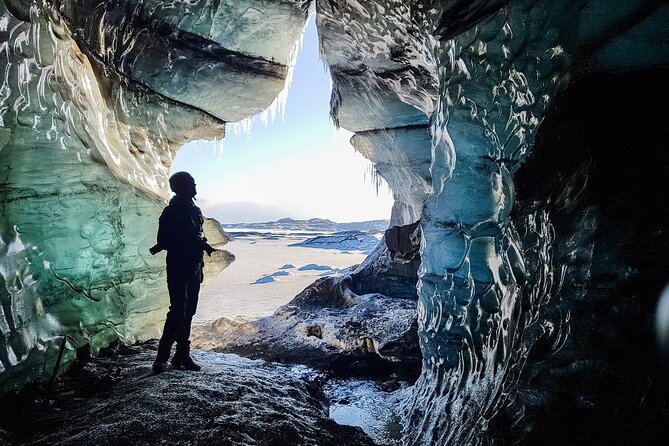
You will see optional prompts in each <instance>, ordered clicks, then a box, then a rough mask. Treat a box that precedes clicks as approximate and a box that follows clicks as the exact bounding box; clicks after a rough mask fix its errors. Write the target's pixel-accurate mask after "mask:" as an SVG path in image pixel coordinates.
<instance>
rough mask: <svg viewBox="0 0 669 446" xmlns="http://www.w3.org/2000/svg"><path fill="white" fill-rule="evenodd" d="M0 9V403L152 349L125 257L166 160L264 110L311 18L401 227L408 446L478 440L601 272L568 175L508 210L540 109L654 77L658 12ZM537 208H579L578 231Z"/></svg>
mask: <svg viewBox="0 0 669 446" xmlns="http://www.w3.org/2000/svg"><path fill="white" fill-rule="evenodd" d="M3 3H4V8H3V9H0V53H2V55H3V57H2V62H0V64H1V67H2V68H3V72H4V77H3V81H2V86H1V87H0V123H1V128H0V185H1V187H2V196H1V197H0V206H1V208H2V215H1V216H0V218H1V219H2V226H1V231H2V232H1V233H0V250H1V251H0V255H1V257H0V273H1V277H2V279H3V282H4V283H3V285H4V287H2V289H1V290H0V293H1V294H0V298H1V300H2V305H1V306H0V330H2V337H1V338H0V388H2V389H6V388H8V387H11V386H16V385H19V384H20V383H22V382H25V381H26V380H29V379H33V378H38V377H45V376H49V375H50V373H51V372H52V371H53V368H54V365H55V356H56V352H57V350H58V346H59V345H63V346H64V348H65V349H66V350H67V357H71V356H72V355H73V353H72V352H73V350H74V348H75V347H76V346H77V345H82V344H89V345H91V346H92V347H93V348H96V347H99V346H101V345H104V344H106V343H108V342H109V341H110V340H111V339H114V338H121V339H123V340H125V341H132V340H135V339H141V338H145V337H148V336H151V335H155V334H156V330H157V328H158V325H159V317H160V314H161V310H162V307H163V305H164V299H163V298H161V297H160V296H161V295H164V285H163V283H164V277H163V275H162V265H161V261H160V260H161V259H152V258H150V257H148V256H146V255H145V254H144V253H145V252H146V250H147V248H148V246H149V245H150V243H151V241H152V238H153V234H154V227H153V226H152V222H154V221H155V220H156V217H157V215H158V212H159V211H160V207H161V203H160V201H161V200H162V199H164V198H165V192H166V187H165V181H166V176H167V172H168V169H169V165H170V161H171V158H172V157H173V155H174V152H175V150H176V149H177V148H178V147H179V146H180V145H181V144H183V143H184V142H186V141H188V140H191V139H194V138H202V139H219V140H220V139H221V137H222V134H223V129H224V125H225V123H226V122H234V121H243V120H244V119H245V118H248V117H249V116H250V115H252V114H254V113H257V112H258V111H260V110H263V109H265V108H266V107H268V106H269V105H270V104H272V103H273V101H274V100H275V97H276V96H277V95H278V94H279V92H280V91H282V89H283V86H284V81H285V78H286V76H287V75H288V73H289V71H290V60H291V57H292V54H291V50H292V49H293V48H294V47H295V43H296V41H297V40H298V39H299V36H300V33H301V30H302V29H303V27H304V23H305V20H306V16H307V14H308V13H309V11H310V10H311V9H312V6H313V5H314V4H315V10H316V14H317V15H316V23H317V26H318V30H319V36H320V43H321V52H322V56H323V59H324V61H325V63H326V64H327V65H328V67H329V69H330V73H331V76H332V81H333V94H332V100H331V110H332V116H333V120H334V121H335V122H336V123H337V124H338V125H340V126H342V127H344V128H346V129H348V130H351V131H353V132H355V136H354V137H353V139H352V142H353V144H354V146H355V147H356V148H357V149H358V150H359V151H360V152H361V153H363V154H364V155H365V156H367V157H368V158H369V159H370V160H371V161H373V162H374V163H375V169H376V171H377V173H378V174H379V175H381V176H382V177H383V178H385V179H386V180H387V181H388V184H389V185H390V187H391V188H392V190H393V192H394V195H395V200H396V202H395V206H394V208H393V212H392V216H391V226H397V227H403V226H407V225H410V224H412V223H415V222H418V221H419V222H420V228H421V241H420V243H421V249H420V269H419V271H418V279H419V281H418V299H419V303H418V334H419V338H420V344H421V349H422V353H423V370H422V375H421V378H420V379H419V381H418V382H417V384H416V386H415V388H414V390H413V396H412V399H411V401H409V402H407V407H406V408H407V428H406V431H405V440H406V443H407V444H412V445H413V444H416V445H418V444H476V443H480V442H483V441H485V439H486V436H487V435H489V434H490V429H489V428H490V423H491V420H493V418H494V417H495V415H496V414H498V413H500V411H502V409H503V408H506V407H510V406H511V402H512V401H513V399H514V397H515V395H516V391H517V389H518V387H519V385H521V384H522V383H523V382H524V381H523V380H525V381H527V380H528V379H529V378H527V377H524V375H523V370H524V368H525V367H526V363H527V361H528V358H529V357H530V353H531V352H533V351H538V350H539V348H538V347H537V345H539V346H540V347H541V348H542V349H543V350H545V351H547V352H548V354H550V352H554V351H556V350H558V349H559V348H560V347H561V346H562V345H563V344H564V343H565V341H567V339H568V333H569V330H570V324H571V325H573V326H575V327H582V326H583V325H584V323H583V322H582V321H583V320H585V315H584V311H586V310H583V307H582V306H579V305H580V304H578V303H577V302H578V300H579V299H580V300H583V299H584V297H583V296H585V295H586V294H587V293H586V292H585V291H583V292H581V288H580V286H581V285H579V284H582V283H585V282H587V280H586V279H588V278H589V277H590V274H591V268H594V266H593V265H599V266H598V267H599V268H600V269H602V270H604V269H605V267H604V266H603V265H604V264H605V263H606V262H605V260H601V259H606V258H609V257H610V258H613V257H614V256H613V255H612V254H611V255H609V257H606V255H602V257H600V258H599V259H600V260H597V259H596V256H595V254H597V253H595V254H593V252H594V250H595V241H594V240H604V245H605V246H607V245H606V243H609V245H610V246H612V248H611V249H612V251H611V252H619V250H620V248H619V247H617V246H615V245H614V244H612V242H611V241H610V240H609V239H608V238H606V236H605V235H602V233H601V232H599V233H598V232H597V231H598V228H600V227H601V228H605V227H606V225H605V224H604V223H603V222H602V217H601V215H607V216H613V215H615V214H613V213H610V214H606V213H605V212H604V211H603V210H601V209H600V208H597V207H596V206H595V204H597V203H599V204H601V203H603V202H605V201H606V198H602V197H601V196H600V197H599V198H597V200H599V201H596V200H595V198H593V200H595V201H593V202H594V203H595V204H592V205H591V206H590V207H586V205H585V204H582V203H581V202H575V201H574V200H576V198H578V197H579V194H580V192H579V191H581V190H584V189H585V188H586V184H585V183H587V175H585V174H584V175H582V176H584V177H585V178H586V179H585V180H583V179H582V178H581V177H579V175H578V174H579V172H581V171H580V170H578V169H576V170H575V171H574V172H570V173H568V172H569V171H568V169H563V170H560V172H563V171H564V172H565V173H564V175H565V176H564V177H563V178H561V179H560V180H559V181H558V180H556V181H558V183H560V181H561V183H560V184H561V186H560V187H563V190H562V192H560V193H557V192H556V195H555V196H553V195H551V193H552V192H550V191H549V192H546V193H545V194H543V195H541V194H535V195H532V194H529V193H525V195H523V197H520V198H518V197H517V191H516V190H515V185H516V183H518V178H519V175H520V176H521V177H522V178H527V177H532V175H533V174H536V172H539V171H541V170H540V168H538V167H536V166H535V164H533V163H532V162H531V160H532V156H533V155H535V156H547V155H545V154H534V153H533V148H534V146H535V141H536V139H537V135H538V132H540V131H541V127H542V123H543V122H544V120H545V119H546V116H547V114H549V113H550V112H551V110H553V107H554V105H555V98H556V97H557V96H558V95H559V94H560V93H561V92H563V91H565V90H567V91H568V89H569V88H572V87H571V86H572V85H575V82H576V81H578V80H584V79H585V80H587V79H588V78H591V77H592V76H596V75H598V74H600V73H603V72H615V73H623V72H626V71H633V70H658V69H663V67H666V66H667V64H669V50H668V49H667V48H668V47H667V45H666V42H667V41H669V31H668V30H669V28H667V27H666V23H668V22H669V5H667V4H666V2H663V1H652V0H648V1H644V0H635V1H629V2H607V1H604V0H579V1H571V0H559V1H548V0H474V1H464V0H440V1H437V0H434V1H430V0H416V1H411V2H405V1H400V0H375V1H368V2H360V1H357V0H345V1H344V0H342V1H333V0H316V1H315V2H313V3H312V2H309V1H304V0H302V1H300V0H264V1H261V0H253V1H251V2H240V1H238V0H223V1H213V0H193V1H189V2H156V1H150V0H125V1H123V0H116V1H111V2H104V1H95V0H88V1H86V0H76V1H75V0H72V1H56V0H53V1H50V0H32V1H29V0H25V1H17V0H5V1H4V2H3ZM614 83H615V82H611V83H610V84H611V85H613V84H614ZM607 85H609V84H607ZM613 93H616V94H620V95H621V96H622V94H621V93H620V92H619V91H618V92H617V91H616V90H615V89H614V91H612V94H613ZM625 97H627V96H625ZM652 114H653V113H651V112H648V115H649V116H651V115H652ZM549 130H550V129H549ZM549 130H547V131H549ZM548 135H549V136H547V137H546V138H553V139H559V138H560V137H561V135H556V134H551V133H548ZM572 143H573V141H572ZM558 147H559V144H558ZM560 149H562V150H563V151H564V153H565V157H566V156H567V155H566V154H567V153H568V150H567V148H565V147H562V148H560ZM570 156H573V157H577V155H574V154H571V153H570ZM597 156H599V155H597ZM597 156H596V154H594V153H593V154H592V157H593V158H597ZM565 159H566V158H565ZM597 159H598V160H599V161H600V163H604V162H605V157H601V156H599V157H598V158H597ZM528 163H529V165H530V166H535V167H534V171H532V172H530V173H526V172H524V171H523V169H526V170H528V169H529V168H528V167H525V166H526V165H528ZM579 166H580V167H579V169H582V170H583V171H585V172H587V171H588V169H589V168H590V167H589V165H588V164H587V163H584V164H582V165H579ZM519 172H520V173H519ZM569 175H571V176H569ZM532 178H534V180H533V181H534V182H533V183H531V186H532V187H534V188H536V189H537V190H541V191H543V189H542V187H541V182H542V178H541V177H540V176H537V177H532ZM579 181H580V182H579ZM542 193H543V192H542ZM529 197H533V198H534V202H532V201H531V200H530V199H529ZM532 203H539V204H536V205H535V204H532ZM556 203H560V206H563V208H570V207H571V208H576V207H578V206H582V208H579V209H580V212H581V214H579V215H580V216H579V217H578V218H580V220H576V217H574V219H575V220H574V221H578V222H580V223H579V224H576V223H573V224H572V223H570V224H571V225H572V226H569V225H568V224H566V223H564V221H563V220H562V219H563V217H560V218H557V217H556V215H555V214H556V213H558V214H559V210H558V211H556V210H555V206H556ZM575 203H576V204H575ZM579 203H580V204H579ZM518 204H521V205H522V206H518ZM514 205H516V207H515V208H514ZM561 209H562V208H561ZM593 209H594V210H593ZM597 209H600V210H599V211H598V210H597ZM602 209H603V208H602ZM597 212H600V214H601V215H600V217H595V216H594V215H595V214H597ZM653 215H655V214H653ZM663 215H664V214H661V213H660V214H657V216H656V217H654V218H656V221H659V222H661V221H662V218H663ZM653 221H655V220H653ZM576 227H578V230H576V229H574V228H576ZM651 227H652V228H655V226H652V225H649V228H651ZM658 227H660V228H661V227H662V225H659V226H658ZM556 228H557V229H556ZM653 230H654V231H655V232H649V233H652V234H656V235H657V234H661V232H658V231H659V230H656V229H653ZM570 231H572V232H570ZM570 234H571V235H570ZM658 237H659V235H658ZM557 240H559V241H560V243H559V244H558V243H557V242H556V241H557ZM662 246H664V245H662ZM565 247H571V250H567V248H565ZM616 250H618V251H616ZM382 251H383V250H377V251H375V253H373V254H372V256H371V259H370V260H369V262H368V265H375V262H376V261H377V260H378V259H380V258H381V257H383V258H385V259H387V258H389V257H388V255H389V254H388V252H387V251H385V252H382ZM375 256H376V257H375ZM375 259H376V260H375ZM399 260H402V259H399ZM399 260H398V262H399ZM414 260H415V259H414ZM402 261H403V260H402ZM598 262H599V263H598ZM399 263H401V262H399ZM620 264H621V265H622V264H624V262H622V261H621V262H620ZM574 265H578V267H576V266H574ZM386 266H387V265H386ZM627 268H628V270H633V268H631V267H630V266H628V267H627ZM623 270H625V268H622V267H621V268H620V271H623ZM625 271H627V270H625ZM569 274H573V277H572V276H569ZM612 274H613V273H612ZM615 274H618V276H616V277H620V278H621V279H620V281H619V282H615V283H623V282H622V278H623V277H628V276H632V275H633V273H631V272H630V273H615ZM625 274H627V275H625ZM577 277H580V278H581V279H579V280H580V281H579V280H576V278H577ZM368 279H369V278H368ZM372 279H373V278H372ZM368 281H369V280H367V279H366V283H367V282H368ZM565 281H567V282H569V283H570V284H571V285H572V287H571V289H570V290H569V291H568V292H567V294H564V293H563V294H560V292H561V289H562V284H563V283H565ZM570 281H571V282H570ZM663 285H664V284H663ZM658 294H659V291H658ZM570 296H571V297H570ZM561 299H567V300H569V299H571V300H570V302H571V303H570V304H569V305H567V304H564V305H562V304H561ZM616 308H618V307H616ZM573 309H576V310H578V311H580V313H579V312H578V311H576V310H575V312H574V313H573V314H572V313H571V311H572V310H573ZM588 311H589V310H588ZM570 317H571V318H572V321H571V322H570V320H569V319H570ZM577 317H580V318H581V319H579V320H576V318H577ZM621 331H622V330H621ZM583 336H586V334H583ZM63 339H65V342H64V343H63V341H62V340H63ZM570 349H571V347H570ZM569 351H572V352H573V351H578V352H579V354H588V352H586V351H585V350H578V349H575V350H569ZM585 359H586V358H584V360H585ZM630 398H631V397H630ZM542 404H543V403H542ZM546 404H547V403H545V404H544V405H546ZM539 406H541V404H539V403H536V407H539ZM518 410H519V413H521V412H522V410H525V409H524V408H522V410H521V409H518ZM528 410H529V409H528Z"/></svg>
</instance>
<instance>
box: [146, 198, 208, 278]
mask: <svg viewBox="0 0 669 446" xmlns="http://www.w3.org/2000/svg"><path fill="white" fill-rule="evenodd" d="M203 224H204V217H202V211H200V208H199V207H197V206H195V203H193V200H191V199H186V200H184V199H183V198H179V197H178V196H175V197H173V198H172V199H171V200H170V204H169V205H168V206H167V207H166V208H165V209H164V210H163V213H162V214H161V216H160V220H159V224H158V243H157V244H156V245H155V246H154V247H152V248H151V253H152V254H156V253H158V252H160V251H162V250H167V278H168V279H170V278H171V277H172V278H176V277H186V278H188V277H192V276H193V275H194V274H197V273H200V274H201V270H202V266H203V261H202V259H203V252H204V251H205V249H206V247H207V246H208V245H207V244H206V239H205V238H204V237H203V233H202V225H203Z"/></svg>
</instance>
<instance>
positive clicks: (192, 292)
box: [172, 272, 200, 370]
mask: <svg viewBox="0 0 669 446" xmlns="http://www.w3.org/2000/svg"><path fill="white" fill-rule="evenodd" d="M199 292H200V273H199V272H198V274H196V275H195V276H194V277H193V278H192V279H191V280H189V281H188V283H187V284H186V295H187V301H186V308H185V314H184V319H183V324H181V327H180V329H179V331H178V333H177V334H176V337H175V340H176V343H177V349H176V352H175V354H174V357H173V358H172V364H173V365H175V366H178V367H183V368H186V369H188V370H200V367H199V366H198V365H197V364H195V362H193V360H192V358H191V357H190V341H189V338H190V331H191V322H192V320H193V316H194V315H195V311H196V310H197V303H198V294H199Z"/></svg>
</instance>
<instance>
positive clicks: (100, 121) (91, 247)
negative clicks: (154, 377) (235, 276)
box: [0, 1, 308, 393]
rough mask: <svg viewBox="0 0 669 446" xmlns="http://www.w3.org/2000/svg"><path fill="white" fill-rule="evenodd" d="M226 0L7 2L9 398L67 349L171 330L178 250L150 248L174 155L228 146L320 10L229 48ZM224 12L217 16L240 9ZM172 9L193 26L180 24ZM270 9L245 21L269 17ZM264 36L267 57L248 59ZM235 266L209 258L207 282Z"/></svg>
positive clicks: (1, 199) (285, 10)
mask: <svg viewBox="0 0 669 446" xmlns="http://www.w3.org/2000/svg"><path fill="white" fill-rule="evenodd" d="M213 3H214V2H188V3H174V4H172V6H171V7H170V6H169V5H168V4H166V3H162V2H160V4H159V3H158V2H96V1H90V2H88V1H73V2H4V3H3V5H2V7H0V54H2V57H0V71H2V72H3V73H4V75H3V77H2V85H1V86H0V184H1V188H2V189H1V192H2V195H1V196H0V207H1V208H2V212H1V213H0V221H1V222H2V224H1V225H0V247H1V248H0V265H1V267H0V272H1V277H2V281H1V282H2V285H3V286H2V287H0V290H1V291H0V303H1V305H0V308H1V310H0V320H1V322H0V331H1V333H2V336H0V372H1V373H0V393H1V392H3V391H4V390H6V389H8V388H11V387H13V386H17V385H20V384H21V383H23V382H25V381H27V380H31V379H34V378H40V377H47V376H50V375H51V374H52V373H53V372H54V369H55V363H56V355H57V353H58V348H60V346H64V351H65V352H64V353H65V355H64V361H63V364H66V363H68V362H69V361H70V360H71V359H72V357H73V352H74V350H75V349H76V348H78V347H80V346H84V345H86V344H88V345H90V347H91V348H92V349H93V350H97V349H98V348H100V347H102V346H104V345H107V344H108V343H109V342H110V341H111V340H113V339H117V338H120V339H122V340H123V341H125V342H133V341H136V340H139V339H146V338H150V337H156V336H157V335H159V330H160V327H161V325H162V321H161V320H162V318H163V317H164V314H165V310H166V304H167V300H166V286H165V276H164V254H159V255H157V256H155V257H152V256H150V255H149V254H148V248H149V247H150V246H151V245H152V244H153V243H154V242H155V234H156V225H157V218H158V216H159V215H160V212H161V209H162V207H163V205H164V200H165V199H166V198H167V197H168V191H169V189H168V188H167V181H166V180H167V174H168V172H169V167H170V163H171V159H172V157H173V156H174V153H175V151H176V150H177V149H178V148H179V147H180V146H181V145H182V144H183V143H185V142H186V141H188V140H190V139H196V138H198V139H221V138H222V137H223V133H224V126H225V122H224V121H223V120H221V119H220V118H221V117H223V118H225V119H229V120H233V119H242V118H246V117H247V116H248V115H249V114H251V113H255V112H257V111H259V110H262V109H263V108H264V107H266V106H267V105H269V104H270V103H271V102H272V101H273V100H274V97H275V96H276V94H277V93H278V92H279V91H280V90H281V89H282V88H283V86H284V80H285V76H286V73H287V72H288V66H287V65H286V63H285V60H286V58H288V57H289V56H290V51H291V50H292V48H293V47H294V46H295V42H294V41H295V40H296V39H297V37H298V36H299V34H300V31H301V29H302V28H303V26H304V22H305V19H306V17H305V8H307V7H308V3H304V4H303V3H302V2H296V3H292V2H277V3H274V4H272V3H267V2H265V3H264V8H265V12H264V13H263V14H262V15H263V16H264V17H265V18H267V17H268V16H269V15H272V14H273V15H274V17H275V18H276V20H274V19H272V20H265V22H264V23H263V30H262V32H261V34H262V33H264V35H265V36H266V39H267V40H268V41H270V40H271V42H270V43H264V44H263V43H262V42H260V39H259V37H258V32H260V31H259V30H258V29H256V31H254V32H253V37H249V38H248V39H247V38H243V36H239V35H237V37H238V40H237V43H236V44H231V46H233V47H234V48H231V49H227V48H224V47H222V46H221V45H222V44H228V43H230V40H229V38H228V37H230V36H228V37H226V36H224V35H223V34H225V33H224V32H223V30H221V29H220V27H219V25H215V24H212V27H211V29H210V30H209V31H206V30H203V29H202V26H204V25H203V23H204V22H203V21H202V20H205V19H206V18H207V17H208V16H207V14H208V13H210V12H212V11H211V8H213V7H214V5H213ZM216 5H217V7H219V10H218V12H216V14H213V16H216V17H226V14H233V13H234V11H233V10H234V8H232V10H228V9H226V6H225V5H223V4H221V3H220V2H216ZM170 8H172V13H173V15H174V14H176V13H177V12H178V14H176V15H174V17H180V18H181V19H182V22H181V25H179V26H172V25H173V23H171V22H170V21H169V20H166V15H169V14H168V13H167V12H166V11H167V10H170ZM175 8H176V9H175ZM237 8H238V9H239V7H237ZM259 8H260V6H258V7H256V8H250V9H248V11H247V12H248V14H247V16H246V17H244V14H241V15H239V14H237V13H234V14H235V16H236V17H237V18H238V19H239V20H241V22H240V23H242V22H243V23H250V21H251V17H250V16H252V15H254V14H255V17H256V22H257V19H258V17H257V14H258V13H260V12H261V10H260V9H259ZM207 11H209V12H207ZM231 11H232V12H231ZM253 11H255V13H254V12H253ZM153 13H155V14H158V16H156V17H152V16H151V14H153ZM161 14H162V15H161ZM199 14H204V15H203V16H200V15H199ZM198 17H199V18H198ZM210 18H211V17H210ZM285 22H291V23H292V25H291V26H286V25H285V24H284V23H285ZM212 23H213V22H212ZM270 25H271V26H270ZM256 28H257V26H256ZM207 32H209V33H213V34H215V35H208V34H207ZM279 34H280V35H282V36H284V38H283V39H280V38H278V35H279ZM209 39H214V40H209ZM226 39H228V40H226ZM249 39H250V40H252V41H254V42H255V43H254V44H253V45H255V47H259V46H261V47H262V48H264V49H265V50H266V53H264V54H259V53H258V51H254V50H253V49H252V48H250V47H249V48H246V47H245V43H244V42H245V41H246V40H249ZM253 45H251V46H253ZM286 46H288V47H289V48H290V49H288V50H286ZM244 51H247V53H244ZM265 56H266V57H268V60H265V59H264V58H263V57H265ZM273 57H274V58H275V59H276V61H275V60H272V58H273ZM258 79H260V80H258ZM256 81H257V82H258V83H257V84H254V82H256ZM225 82H233V84H232V85H226V84H225ZM215 84H217V85H216V86H214V85H215ZM222 87H225V88H222ZM216 92H225V93H224V94H218V95H217V94H215V93H216ZM245 92H246V93H245ZM221 98H223V99H221ZM225 101H228V102H225ZM226 104H227V105H226ZM226 107H227V108H226ZM228 112H229V113H228ZM216 114H218V115H220V116H214V115H216ZM205 232H206V234H207V236H208V237H209V239H210V241H211V242H212V245H214V246H216V247H220V246H222V245H223V244H225V242H226V241H227V239H226V238H225V237H224V236H222V235H221V234H220V230H219V228H218V227H217V225H216V224H211V223H210V222H208V223H207V225H206V227H205ZM233 258H234V257H233V256H232V255H231V254H229V253H227V252H225V251H222V250H217V251H216V252H215V253H214V254H213V255H212V256H211V257H208V258H207V266H206V268H205V274H206V276H207V279H209V278H211V277H212V276H215V275H216V274H217V273H218V272H219V271H220V270H221V269H222V268H224V267H225V266H227V265H228V264H229V263H230V261H232V259H233ZM63 339H66V342H64V343H63V341H62V340H63Z"/></svg>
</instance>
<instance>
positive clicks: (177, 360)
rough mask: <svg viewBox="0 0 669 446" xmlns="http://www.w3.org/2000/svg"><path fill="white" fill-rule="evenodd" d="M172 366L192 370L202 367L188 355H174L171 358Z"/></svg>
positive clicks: (195, 370)
mask: <svg viewBox="0 0 669 446" xmlns="http://www.w3.org/2000/svg"><path fill="white" fill-rule="evenodd" d="M172 366H173V367H175V368H177V369H182V370H190V371H192V372H199V371H200V370H201V369H202V368H201V367H200V366H199V365H198V364H197V363H196V362H195V361H193V358H191V357H190V355H179V356H177V355H174V357H173V358H172Z"/></svg>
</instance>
